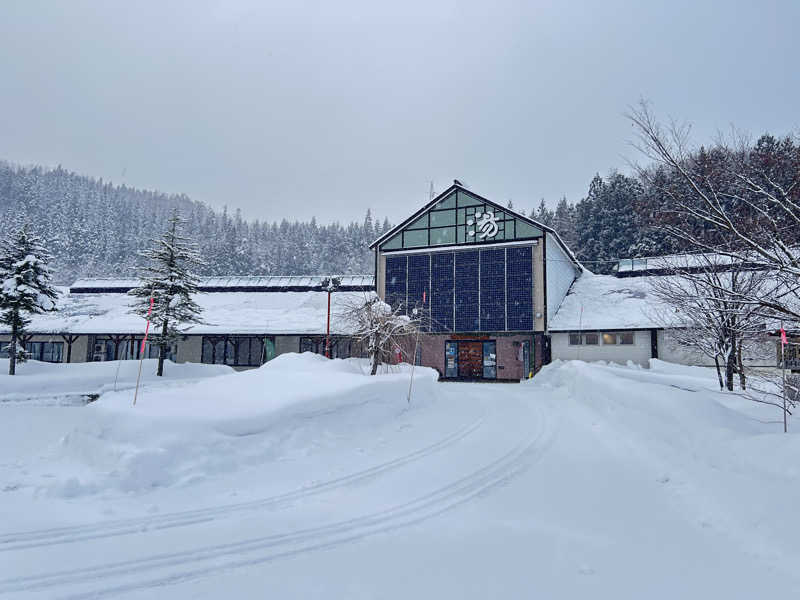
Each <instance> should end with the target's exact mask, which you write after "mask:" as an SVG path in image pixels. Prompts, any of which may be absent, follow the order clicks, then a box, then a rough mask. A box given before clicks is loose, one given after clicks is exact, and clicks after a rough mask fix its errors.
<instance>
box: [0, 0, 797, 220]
mask: <svg viewBox="0 0 800 600" xmlns="http://www.w3.org/2000/svg"><path fill="white" fill-rule="evenodd" d="M382 4H385V5H386V6H383V7H380V6H379V5H382ZM798 23H800V2H798V1H797V0H794V1H792V0H790V1H787V2H769V1H761V2H756V1H753V2H733V1H719V2H702V1H689V2H684V1H680V0H668V1H663V2H654V1H646V2H644V1H631V2H621V1H616V0H606V1H604V2H566V1H557V2H536V1H529V2H521V3H502V2H497V1H492V2H482V3H479V4H473V3H468V2H435V1H432V0H431V1H423V2H419V3H417V2H411V1H407V0H404V1H403V2H392V3H391V4H390V3H383V2H377V1H375V0H366V1H363V2H345V1H338V2H328V1H325V2H286V3H271V2H266V1H257V0H253V1H244V0H242V1H240V2H233V1H226V2H200V1H196V0H193V1H191V2H168V1H163V0H162V1H157V2H144V1H142V0H136V1H134V2H131V1H125V2H111V1H105V0H96V1H95V2H80V1H76V0H70V1H69V2H60V1H56V0H52V1H50V2H36V1H31V0H25V1H22V0H19V1H14V0H0V158H2V159H5V160H8V161H12V162H16V163H22V164H30V163H37V164H45V165H49V166H55V165H58V164H61V165H63V166H64V167H65V168H68V169H71V170H74V171H78V172H80V173H84V174H88V175H93V176H96V177H103V178H104V179H107V180H111V181H113V182H115V183H126V184H129V185H133V186H137V187H143V188H148V189H158V190H161V191H165V192H185V193H187V194H189V195H190V196H191V197H193V198H195V199H198V200H203V201H205V202H207V203H209V204H211V205H212V206H215V207H221V206H222V205H224V204H227V205H228V206H229V207H230V208H236V207H240V208H241V209H242V210H243V212H244V214H245V216H246V217H249V218H260V219H268V220H272V219H280V218H283V217H287V218H290V219H293V218H298V219H307V218H310V217H311V216H313V215H316V216H317V218H318V219H319V220H320V221H321V222H327V221H331V220H334V219H342V220H345V221H349V220H351V219H353V218H355V219H360V218H362V216H363V214H364V212H365V211H366V209H367V208H368V207H371V208H372V210H373V212H374V213H376V214H377V215H378V216H380V217H383V216H388V217H389V218H390V219H391V220H393V221H396V220H399V219H400V218H402V217H405V216H407V214H408V213H410V212H411V211H413V210H415V209H416V208H417V207H418V206H419V205H420V204H421V203H423V202H424V201H425V200H426V199H427V194H428V187H429V182H430V181H431V180H433V182H434V186H435V188H436V189H437V190H439V191H440V190H442V189H443V188H445V187H446V186H447V185H449V183H450V182H451V181H452V179H453V178H458V179H461V180H462V181H464V182H465V183H466V184H467V185H468V186H469V187H471V188H472V189H474V190H475V191H477V192H479V193H483V194H484V195H488V196H489V197H491V198H493V199H496V200H498V201H501V202H505V201H506V200H508V199H512V200H513V201H514V203H515V205H516V206H517V208H525V209H528V208H529V207H532V206H534V205H536V204H538V202H539V200H540V199H541V198H545V199H546V200H547V201H548V202H549V203H551V204H552V203H554V202H555V201H557V199H558V198H559V197H560V196H562V195H566V196H567V197H568V198H569V199H570V200H573V201H575V200H578V199H580V198H581V197H582V196H583V195H584V194H585V192H586V189H587V187H588V184H589V181H590V179H591V177H592V176H593V175H594V174H595V173H596V172H600V173H601V174H605V173H608V172H609V171H610V170H611V169H613V168H618V169H620V170H623V171H624V170H626V169H625V157H631V156H633V155H634V153H633V151H632V150H631V149H630V147H629V146H628V142H629V141H630V139H631V137H632V132H631V127H630V125H629V124H628V123H627V121H626V120H625V119H624V117H623V113H624V112H625V110H626V107H627V106H628V105H629V104H632V103H635V102H636V101H637V100H638V98H639V97H646V98H648V99H650V100H651V101H652V102H653V104H654V107H655V110H656V112H657V113H658V114H660V115H672V116H675V117H679V118H681V119H686V120H689V121H691V122H692V123H693V124H694V134H695V137H696V138H697V139H698V140H706V141H707V140H709V139H711V138H712V137H713V136H714V134H715V132H716V131H718V130H720V129H725V128H727V127H729V126H730V124H732V123H733V124H735V125H736V126H738V127H739V128H742V129H745V130H748V131H750V132H752V133H754V134H757V133H760V132H763V131H770V132H773V133H776V134H785V133H788V132H790V131H792V130H797V128H798V126H799V125H800V112H798V97H800V68H798V62H797V61H798V57H800V41H798V39H800V36H798V35H797V26H798Z"/></svg>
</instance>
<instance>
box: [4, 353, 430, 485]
mask: <svg viewBox="0 0 800 600" xmlns="http://www.w3.org/2000/svg"><path fill="white" fill-rule="evenodd" d="M123 364H124V363H123ZM31 366H32V367H33V370H34V371H35V370H36V368H37V366H36V365H31ZM87 366H89V365H87ZM103 366H104V365H103ZM124 366H127V365H124ZM169 366H170V367H172V369H171V370H172V371H173V372H174V373H175V375H176V377H177V375H178V374H180V375H184V376H185V377H186V379H185V380H183V381H181V380H178V379H173V380H172V381H170V382H168V383H167V384H165V385H160V386H150V387H145V388H143V389H141V390H140V392H139V397H138V401H137V405H136V406H135V407H134V406H133V405H132V399H133V391H132V390H131V389H122V390H119V391H117V392H114V391H113V390H111V389H110V386H109V385H108V384H106V383H104V387H103V389H105V393H104V394H103V395H102V396H101V397H100V398H99V400H97V401H96V402H94V403H92V404H90V405H88V406H86V407H85V408H80V409H77V408H70V409H61V410H62V415H63V414H65V413H66V415H67V416H66V418H67V423H69V426H68V427H67V428H66V431H64V430H63V429H62V430H59V429H58V428H54V427H52V426H48V427H47V428H46V432H47V435H49V436H53V437H50V438H49V439H48V438H46V439H40V440H39V441H40V442H41V444H42V445H41V446H40V447H36V448H33V447H32V446H31V443H30V442H27V443H24V444H23V443H22V442H21V441H20V442H19V443H20V444H22V445H23V446H24V447H25V448H27V450H26V452H25V454H24V455H23V456H21V457H20V461H21V462H24V463H28V464H27V468H26V473H24V474H22V473H19V472H15V473H14V474H13V475H9V476H8V477H9V478H10V479H12V480H13V479H15V478H16V479H20V478H21V479H22V480H23V482H18V483H16V484H15V485H18V486H23V487H26V486H30V485H35V487H36V493H42V492H43V493H46V494H48V495H52V496H59V497H75V496H85V495H87V494H96V493H100V492H102V493H104V494H108V493H114V492H115V491H116V492H117V493H118V492H124V493H138V492H143V491H147V490H151V489H153V488H160V487H169V486H175V485H182V484H187V483H190V482H196V481H198V480H202V479H205V478H208V477H214V476H219V475H223V474H230V473H232V472H235V471H237V470H241V469H246V468H248V467H249V466H252V465H256V464H260V463H262V462H264V461H274V460H279V459H281V457H284V458H285V457H287V456H290V455H292V454H293V453H304V452H307V451H309V449H310V448H314V447H315V446H319V445H325V444H326V443H327V442H326V440H330V439H331V438H337V437H341V436H347V435H349V434H350V433H352V432H355V431H359V430H367V429H369V428H371V427H374V426H376V425H378V424H381V423H384V422H386V421H387V420H392V419H394V418H396V416H397V414H398V412H400V411H402V410H408V403H407V399H406V398H407V392H408V383H409V367H408V366H407V365H404V366H401V367H398V368H393V369H392V372H389V373H384V374H380V375H377V376H375V377H371V376H369V375H368V370H367V368H368V367H367V364H366V362H365V361H359V360H356V359H349V360H328V359H326V358H324V357H321V356H319V355H316V354H311V353H305V354H284V355H281V356H279V357H277V358H275V359H274V360H272V361H270V362H269V363H267V364H265V365H264V366H262V367H261V368H259V369H253V370H250V371H244V372H233V371H232V370H230V369H228V368H227V367H223V370H222V374H221V375H219V376H216V377H204V378H202V379H200V380H197V375H201V376H204V375H208V373H209V371H207V370H206V369H205V368H198V367H205V366H201V365H169ZM184 366H185V367H186V369H185V370H184V371H182V370H181V369H180V368H179V367H184ZM71 367H74V365H70V368H71ZM52 371H53V370H50V369H48V370H45V372H46V373H51V372H52ZM91 371H92V370H91V369H86V370H85V371H84V372H90V373H91ZM101 372H102V374H103V375H108V373H107V372H106V370H104V369H101ZM212 372H215V373H217V374H219V372H220V369H216V370H212ZM192 375H194V376H195V377H194V379H195V380H192ZM437 377H438V374H437V373H436V371H435V370H433V369H427V368H420V367H417V368H416V370H415V382H414V396H413V398H414V400H413V403H414V408H417V407H419V406H422V405H424V404H426V403H429V402H431V401H432V400H433V399H434V398H435V390H434V389H433V384H434V383H435V382H436V380H437ZM9 379H14V378H9ZM21 379H22V378H21ZM37 380H38V381H42V379H41V378H37ZM98 383H99V381H96V382H94V383H93V386H94V387H93V389H99V388H98V387H97V384H98ZM64 384H70V385H73V387H74V389H87V384H86V383H85V381H84V382H83V383H81V376H80V374H75V375H74V376H73V377H70V378H62V379H61V380H59V379H58V378H56V379H55V380H54V381H50V380H49V376H48V380H47V383H46V387H47V388H49V389H50V390H51V391H52V390H55V389H57V387H58V385H64ZM81 386H83V387H81ZM43 410H46V409H44V408H43ZM50 410H52V407H51V408H50ZM25 414H26V413H19V415H17V416H16V418H18V419H19V421H20V424H21V423H22V421H23V419H24V418H25V417H24V416H21V415H25ZM4 415H5V416H6V417H7V418H11V419H13V418H14V417H15V415H13V414H12V413H10V412H9V409H8V408H7V409H6V412H5V413H4ZM76 415H78V416H76ZM54 418H55V416H54ZM55 431H60V433H59V434H58V435H59V437H58V438H57V439H54V438H55V435H56V434H55ZM6 441H7V442H9V445H10V446H11V447H12V448H13V447H14V446H15V444H14V442H13V441H12V440H6ZM31 451H33V452H34V453H35V454H36V455H37V456H38V457H39V458H40V459H41V460H40V462H39V464H38V467H37V466H32V465H31V464H30V463H31V461H30V457H29V456H28V453H30V452H31ZM12 453H13V450H12ZM34 462H35V461H34ZM42 470H46V471H48V472H49V473H50V476H48V477H47V478H46V479H44V481H42V479H41V478H39V477H37V475H39V474H40V473H41V471H42ZM28 471H30V472H28ZM37 471H38V473H37ZM34 480H35V482H36V483H35V484H32V482H33V481H34Z"/></svg>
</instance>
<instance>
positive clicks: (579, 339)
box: [569, 333, 583, 346]
mask: <svg viewBox="0 0 800 600" xmlns="http://www.w3.org/2000/svg"><path fill="white" fill-rule="evenodd" d="M582 344H583V336H582V335H581V334H580V333H570V334H569V345H570V346H580V345H582Z"/></svg>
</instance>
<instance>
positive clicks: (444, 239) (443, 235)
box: [431, 227, 456, 246]
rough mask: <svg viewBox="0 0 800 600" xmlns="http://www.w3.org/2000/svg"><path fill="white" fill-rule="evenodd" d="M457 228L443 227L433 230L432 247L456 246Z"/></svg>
mask: <svg viewBox="0 0 800 600" xmlns="http://www.w3.org/2000/svg"><path fill="white" fill-rule="evenodd" d="M455 242H456V228H455V227H443V228H441V229H431V246H446V245H448V244H455Z"/></svg>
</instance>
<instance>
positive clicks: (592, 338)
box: [583, 333, 600, 346]
mask: <svg viewBox="0 0 800 600" xmlns="http://www.w3.org/2000/svg"><path fill="white" fill-rule="evenodd" d="M583 340H584V341H583V343H584V344H586V345H587V346H597V345H598V344H599V343H600V340H599V339H598V336H597V334H596V333H587V334H585V335H584V336H583Z"/></svg>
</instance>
